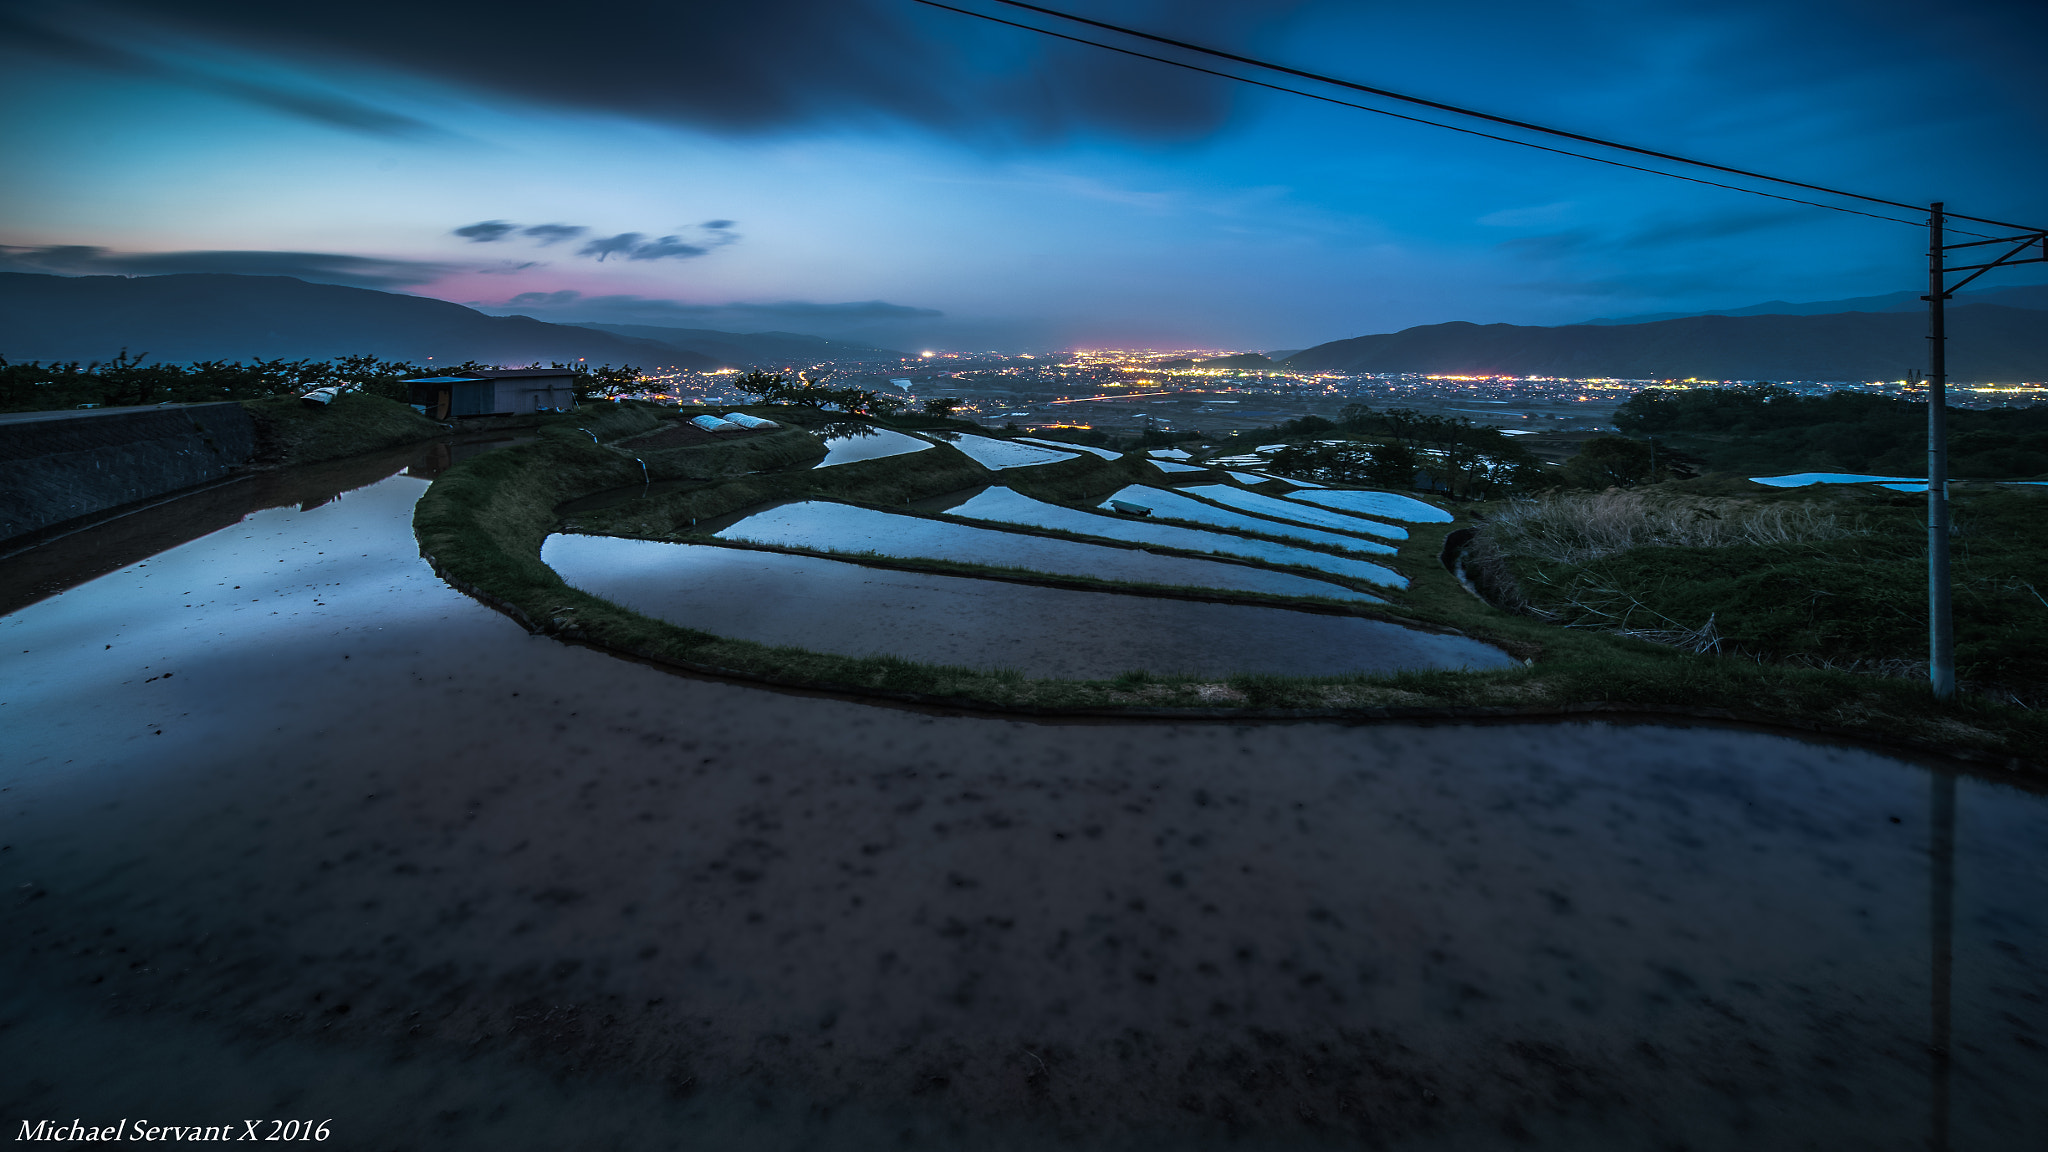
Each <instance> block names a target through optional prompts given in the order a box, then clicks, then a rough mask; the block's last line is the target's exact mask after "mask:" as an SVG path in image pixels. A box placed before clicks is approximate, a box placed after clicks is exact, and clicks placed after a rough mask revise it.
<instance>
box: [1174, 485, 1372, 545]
mask: <svg viewBox="0 0 2048 1152" xmlns="http://www.w3.org/2000/svg"><path fill="white" fill-rule="evenodd" d="M1181 491H1182V492H1185V493H1187V494H1188V495H1190V496H1200V497H1201V498H1202V499H1204V500H1214V501H1215V502H1216V503H1218V504H1222V505H1224V506H1225V507H1229V508H1236V509H1238V510H1239V511H1242V512H1250V513H1252V514H1254V515H1257V516H1273V517H1277V518H1279V519H1283V520H1293V521H1296V522H1298V523H1302V524H1312V525H1314V526H1315V527H1317V528H1327V529H1329V530H1331V531H1333V532H1360V533H1364V534H1366V535H1369V536H1382V537H1385V538H1387V539H1390V540H1405V539H1407V538H1408V530H1407V529H1405V528H1396V527H1394V526H1393V525H1391V524H1382V523H1381V522H1379V521H1378V520H1368V519H1366V518H1364V517H1362V516H1351V515H1347V514H1345V513H1343V512H1332V511H1328V510H1326V509H1323V508H1314V507H1309V506H1306V505H1303V504H1300V503H1297V502H1296V501H1294V500H1293V499H1291V498H1290V499H1282V498H1280V497H1278V496H1265V495H1262V494H1260V493H1257V492H1246V491H1245V490H1244V489H1242V488H1234V487H1232V486H1230V485H1228V484H1196V485H1192V486H1190V487H1187V488H1183V489H1181Z"/></svg>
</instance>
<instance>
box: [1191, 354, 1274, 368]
mask: <svg viewBox="0 0 2048 1152" xmlns="http://www.w3.org/2000/svg"><path fill="white" fill-rule="evenodd" d="M1196 363H1197V364H1198V365H1199V366H1201V367H1203V368H1278V367H1279V365H1278V364H1275V363H1273V362H1272V361H1271V360H1268V359H1266V358H1265V357H1264V356H1261V355H1259V354H1258V353H1257V352H1240V353H1238V354H1237V355H1235V356H1218V357H1216V358H1215V359H1213V360H1199V361H1196Z"/></svg>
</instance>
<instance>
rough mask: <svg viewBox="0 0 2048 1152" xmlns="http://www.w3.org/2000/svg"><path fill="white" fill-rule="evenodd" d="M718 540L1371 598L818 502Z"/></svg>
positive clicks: (1238, 568) (1225, 566) (1232, 569)
mask: <svg viewBox="0 0 2048 1152" xmlns="http://www.w3.org/2000/svg"><path fill="white" fill-rule="evenodd" d="M716 535H717V536H718V537H719V538H721V539H724V540H743V541H747V542H750V543H755V544H773V545H780V546H782V547H786V548H807V549H812V550H815V551H820V552H842V553H851V554H855V555H858V554H861V553H875V554H877V555H881V556H889V557H898V558H902V559H920V560H944V561H951V562H954V563H960V564H986V565H992V566H996V567H1002V568H1022V569H1028V570H1030V571H1033V572H1044V573H1048V574H1051V575H1055V576H1080V577H1088V578H1093V579H1098V580H1118V581H1124V582H1128V583H1140V584H1164V585H1168V586H1184V587H1192V588H1219V589H1226V590H1230V591H1236V592H1261V593H1265V594H1267V595H1272V596H1321V597H1325V598H1328V599H1333V600H1373V599H1375V597H1373V596H1370V595H1368V594H1366V593H1364V592H1356V591H1353V590H1351V589H1349V588H1345V587H1342V586H1340V585H1336V584H1331V583H1328V582H1326V581H1322V580H1312V579H1310V578H1308V577H1306V576H1291V575H1288V574H1287V573H1284V572H1270V571H1267V570H1265V569H1261V568H1254V567H1251V566H1249V565H1245V564H1233V563H1229V562H1226V561H1221V560H1189V559H1184V558H1182V557H1178V556H1155V555H1153V554H1151V553H1150V552H1145V551H1142V550H1139V549H1134V548H1111V547H1108V546H1105V545H1100V544H1086V543H1082V542H1081V541H1078V540H1054V539H1049V538H1047V537H1044V536H1032V535H1028V534H1026V533H1022V532H1004V531H1000V530H997V529H994V528H971V527H968V526H967V525H964V524H949V523H946V522H945V521H942V520H927V519H924V518H922V517H918V516H902V515H897V514H894V513H889V512H877V511H875V510H873V509H871V508H856V507H854V506H853V505H851V504H834V503H830V502H828V501H823V500H804V501H799V502H797V503H794V504H784V505H781V506H779V507H776V508H771V509H769V510H768V511H765V512H757V513H755V514H754V515H752V516H749V517H747V518H746V519H744V520H741V521H740V522H739V523H737V524H734V525H732V526H731V527H729V528H725V529H721V530H720V531H719V532H717V533H716Z"/></svg>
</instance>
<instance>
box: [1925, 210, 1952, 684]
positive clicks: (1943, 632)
mask: <svg viewBox="0 0 2048 1152" xmlns="http://www.w3.org/2000/svg"><path fill="white" fill-rule="evenodd" d="M1941 203H1942V202H1941V201H1939V200H1937V201H1935V202H1934V204H1933V205H1932V206H1930V207H1929V208H1928V210H1927V295H1926V296H1925V297H1924V299H1925V300H1926V301H1927V679H1928V682H1929V684H1930V685H1931V686H1932V687H1933V689H1934V698H1935V699H1936V700H1947V699H1949V698H1950V697H1952V696H1954V695H1955V694H1956V632H1955V617H1954V614H1953V613H1952V612H1951V610H1950V606H1949V579H1948V308H1947V307H1946V302H1947V300H1948V298H1949V293H1948V291H1947V289H1946V288H1944V287H1943V284H1944V281H1945V279H1946V272H1947V270H1946V268H1944V267H1943V264H1944V262H1943V260H1942V247H1941V239H1942V237H1941V226H1942V211H1941Z"/></svg>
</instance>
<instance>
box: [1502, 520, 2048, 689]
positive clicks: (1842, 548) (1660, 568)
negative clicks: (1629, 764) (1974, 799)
mask: <svg viewBox="0 0 2048 1152" xmlns="http://www.w3.org/2000/svg"><path fill="white" fill-rule="evenodd" d="M1702 487H1705V486H1702ZM1752 487H1753V486H1752ZM1664 489H1669V491H1665V490H1664ZM1951 500H1952V507H1953V510H1954V521H1953V523H1954V534H1953V537H1952V544H1951V554H1952V583H1953V589H1954V619H1955V634H1956V665H1957V675H1958V677H1959V678H1960V679H1961V680H1962V681H1963V682H1964V687H1965V689H1966V690H1975V691H1978V692H1981V693H1989V694H1991V695H1993V696H1994V697H2005V698H2009V699H2012V700H2015V701H2018V700H2024V701H2025V702H2027V703H2028V704H2030V705H2032V706H2035V707H2038V706H2040V705H2041V704H2042V703H2048V643H2044V642H2048V599H2044V598H2043V595H2044V588H2043V587H2042V585H2044V584H2048V541H2044V540H2043V538H2042V537H2041V535H2040V533H2039V531H2038V525H2039V522H2040V517H2041V515H2042V513H2043V512H2048V493H2040V492H2035V491H2029V490H2017V491H2015V490H1998V489H1984V488H1976V489H1965V488H1961V487H1958V488H1956V489H1955V490H1953V492H1952V495H1951ZM1925 505H1926V500H1925V497H1922V496H1917V495H1905V494H1895V493H1891V492H1887V491H1885V490H1883V489H1876V488H1846V487H1841V486H1830V488H1829V489H1824V490H1821V491H1815V490H1813V489H1798V490H1793V491H1791V492H1785V493H1771V494H1768V495H1759V496H1750V497H1745V498H1731V497H1726V496H1704V495H1693V494H1691V493H1689V492H1688V491H1687V490H1686V488H1685V487H1684V486H1680V485H1663V486H1659V488H1658V489H1656V490H1652V491H1648V492H1641V491H1637V492H1602V493H1585V494H1578V495H1566V496H1558V497H1553V498H1550V499H1547V500H1542V501H1531V502H1527V503H1523V504H1519V505H1510V506H1507V507H1505V508H1502V509H1499V510H1498V511H1497V513H1496V514H1495V515H1494V516H1493V517H1492V518H1491V519H1490V520H1488V521H1487V523H1486V525H1485V527H1484V528H1483V529H1482V530H1481V531H1480V533H1479V539H1478V541H1477V542H1476V546H1475V548H1474V559H1475V561H1477V563H1476V564H1475V567H1479V568H1481V569H1482V570H1483V571H1484V572H1485V574H1486V577H1487V580H1488V582H1489V584H1490V585H1491V586H1492V587H1493V588H1494V589H1495V590H1496V596H1497V597H1504V598H1505V599H1504V602H1507V603H1519V604H1525V605H1527V607H1528V608H1529V609H1530V610H1532V611H1534V612H1536V613H1538V614H1540V615H1542V616H1545V617H1547V618H1549V619H1551V620H1554V621H1556V622H1557V623H1560V624H1563V625H1566V626H1569V627H1573V628H1607V629H1613V630H1616V631H1625V632H1629V633H1632V634H1635V635H1639V636H1643V637H1645V638H1648V639H1655V640H1660V641H1663V642H1665V643H1676V644H1681V645H1683V646H1687V647H1691V648H1694V649H1698V650H1702V651H1718V652H1720V653H1723V654H1726V655H1733V656H1740V657H1746V658H1749V659H1751V660H1767V661H1773V662H1780V663H1791V664H1796V665H1805V666H1809V667H1816V668H1841V669H1845V670H1848V671H1859V672H1874V673H1879V674H1891V675H1901V676H1910V677H1917V676H1920V675H1922V674H1924V670H1925V667H1926V644H1927V560H1926V545H1925V540H1926V531H1925V528H1924V520H1923V518H1922V517H1923V511H1924V508H1925Z"/></svg>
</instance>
